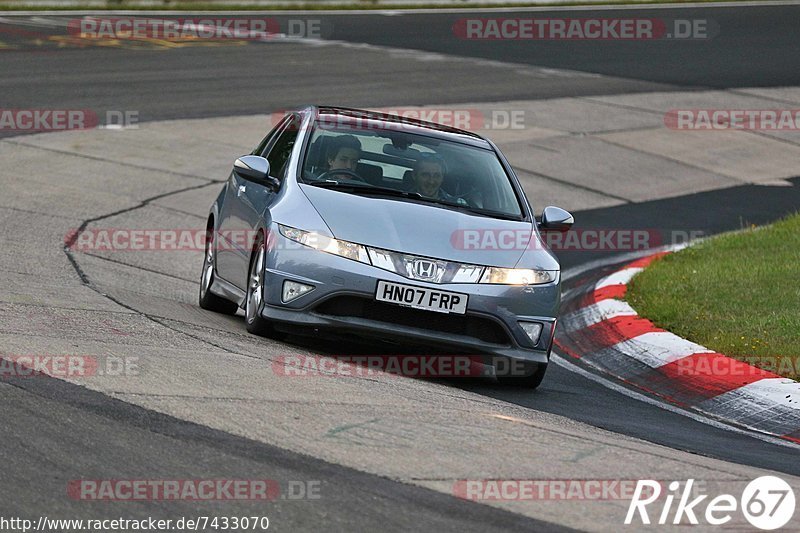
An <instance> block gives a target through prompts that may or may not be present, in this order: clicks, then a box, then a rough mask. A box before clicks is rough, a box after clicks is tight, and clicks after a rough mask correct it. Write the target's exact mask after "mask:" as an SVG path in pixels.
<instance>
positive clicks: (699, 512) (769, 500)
mask: <svg viewBox="0 0 800 533" xmlns="http://www.w3.org/2000/svg"><path fill="white" fill-rule="evenodd" d="M693 487H694V479H689V480H687V481H686V483H685V484H684V485H683V487H682V488H681V482H679V481H673V482H671V483H670V484H669V485H668V489H669V492H668V493H667V494H666V495H664V494H662V484H661V483H660V482H658V481H655V480H650V479H643V480H639V481H638V482H637V484H636V489H635V491H634V493H633V498H632V499H631V504H630V506H629V507H628V514H627V515H626V516H625V524H626V525H629V524H631V523H634V522H635V520H634V519H635V517H637V515H638V521H641V523H642V524H646V525H649V524H650V523H651V517H650V515H649V514H648V506H650V505H652V504H654V503H655V502H657V501H658V502H659V503H660V502H661V501H663V507H661V508H660V512H658V511H659V509H658V507H659V505H653V506H652V507H654V508H651V509H650V511H651V512H655V513H656V514H654V515H653V521H654V522H655V523H657V524H659V525H664V524H667V523H672V524H675V525H678V524H681V525H687V522H688V524H691V525H693V526H696V525H699V524H700V521H699V520H698V517H700V518H702V519H704V520H705V523H706V524H710V525H713V526H721V525H723V524H727V523H728V522H730V521H731V520H732V519H733V516H734V514H735V513H738V512H741V513H742V514H743V515H744V517H745V518H746V519H747V521H748V522H749V523H750V525H751V526H753V527H755V528H757V529H762V530H774V529H778V528H781V527H783V526H785V525H786V524H788V523H789V521H790V520H791V519H792V516H793V515H794V509H795V496H794V491H793V490H792V487H791V486H790V485H789V484H788V483H787V482H786V481H784V480H782V479H781V478H779V477H776V476H762V477H759V478H757V479H754V480H753V481H751V482H750V483H748V485H747V486H746V487H745V488H744V490H743V491H742V495H741V497H740V498H738V499H737V498H736V497H735V496H733V495H732V494H720V495H719V496H716V497H714V498H712V499H711V500H707V498H709V495H708V494H702V491H697V490H695V489H694V488H693ZM698 492H700V494H699V495H698ZM695 496H696V497H695ZM690 498H692V499H691V500H690ZM675 500H677V504H675V506H674V507H673V504H674V503H675Z"/></svg>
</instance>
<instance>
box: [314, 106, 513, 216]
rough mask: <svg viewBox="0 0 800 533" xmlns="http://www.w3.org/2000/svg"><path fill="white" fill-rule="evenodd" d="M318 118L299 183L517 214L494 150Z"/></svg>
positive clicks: (473, 210)
mask: <svg viewBox="0 0 800 533" xmlns="http://www.w3.org/2000/svg"><path fill="white" fill-rule="evenodd" d="M382 124H388V126H385V127H364V126H354V125H347V124H335V125H333V124H328V123H326V122H322V123H317V124H316V125H315V126H314V130H313V132H312V136H311V142H310V143H309V144H308V149H307V152H306V155H305V160H304V164H303V169H302V175H301V182H302V183H306V184H309V185H318V186H323V187H326V188H332V189H336V190H339V191H342V192H345V193H349V194H368V195H383V196H386V197H389V198H392V199H396V200H398V201H409V202H426V203H429V204H430V205H433V206H437V207H442V208H444V209H463V210H465V211H468V212H470V213H473V214H479V215H483V216H490V217H499V218H512V219H521V218H522V217H523V211H522V209H521V207H520V201H519V199H518V198H517V194H516V193H515V191H514V188H513V186H512V184H511V180H510V178H509V176H508V174H506V172H505V170H504V168H503V165H502V164H501V162H500V160H499V159H498V157H497V155H496V154H495V153H494V152H493V151H492V150H487V149H484V148H480V147H476V146H471V145H467V144H463V143H459V142H451V141H446V140H442V139H438V138H433V137H428V136H424V135H420V134H417V133H412V132H408V131H405V129H404V128H403V129H401V128H402V124H394V123H382Z"/></svg>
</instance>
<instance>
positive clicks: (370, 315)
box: [261, 231, 561, 363]
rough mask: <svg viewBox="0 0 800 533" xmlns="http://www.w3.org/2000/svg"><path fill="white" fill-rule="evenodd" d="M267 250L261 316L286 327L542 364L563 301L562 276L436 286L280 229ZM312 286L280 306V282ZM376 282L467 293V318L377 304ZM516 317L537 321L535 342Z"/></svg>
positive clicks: (547, 351)
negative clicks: (305, 242)
mask: <svg viewBox="0 0 800 533" xmlns="http://www.w3.org/2000/svg"><path fill="white" fill-rule="evenodd" d="M273 238H274V239H275V240H273V242H272V243H271V244H272V245H271V246H270V247H269V249H268V251H267V261H266V276H265V285H264V302H265V305H264V308H263V310H262V313H261V314H262V316H263V317H264V318H266V319H268V320H272V321H275V322H277V323H279V324H280V323H282V324H283V325H291V326H302V327H311V328H318V329H330V330H333V331H334V332H337V333H356V334H359V335H361V336H370V337H375V338H379V339H391V340H397V341H407V342H409V343H412V344H415V345H419V344H421V345H425V346H431V347H437V348H440V349H445V350H448V351H457V352H458V353H459V354H460V355H489V356H500V357H508V358H511V359H516V360H523V361H528V362H536V363H547V362H548V360H549V354H550V348H551V345H552V340H553V334H554V331H555V325H556V317H557V314H558V308H559V305H560V300H561V280H560V277H559V279H557V280H556V281H554V282H552V283H548V284H543V285H529V286H518V285H489V284H475V283H445V284H434V283H426V282H422V281H419V280H411V279H407V278H405V277H403V276H400V275H398V274H395V273H394V272H389V271H386V270H382V269H379V268H377V267H374V266H371V265H368V264H364V263H360V262H358V261H353V260H350V259H346V258H344V257H340V256H337V255H333V254H329V253H325V252H321V251H318V250H314V249H312V248H308V247H305V246H302V245H298V244H297V243H294V242H293V241H290V240H288V239H286V238H285V237H284V236H282V235H281V234H280V233H279V232H277V231H275V232H274V234H273ZM287 280H289V281H295V282H298V283H303V284H306V285H311V286H313V287H314V290H312V291H310V292H308V293H306V294H304V295H302V296H299V297H298V298H297V299H295V300H292V301H290V302H288V303H284V302H283V301H282V299H281V297H282V291H283V284H284V282H285V281H287ZM379 280H384V281H390V282H395V283H402V284H404V285H411V286H417V287H425V288H429V289H435V290H442V291H449V292H457V293H461V294H467V295H468V296H469V301H468V304H467V311H466V314H465V315H457V314H452V313H451V314H443V313H437V312H433V311H425V310H418V309H411V308H408V307H404V306H400V305H396V304H392V303H386V302H377V301H376V299H375V293H376V289H377V283H378V281H379ZM520 321H525V322H538V323H540V324H542V331H541V334H540V335H539V339H538V341H537V342H536V343H535V344H534V343H533V342H532V341H531V339H530V338H529V337H528V335H527V334H526V333H525V331H524V330H523V329H522V327H521V326H520V325H519V322H520Z"/></svg>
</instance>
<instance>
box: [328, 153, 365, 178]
mask: <svg viewBox="0 0 800 533" xmlns="http://www.w3.org/2000/svg"><path fill="white" fill-rule="evenodd" d="M360 156H361V154H359V153H358V150H356V149H354V148H342V149H340V150H339V153H338V154H336V157H334V158H333V159H328V165H329V166H330V170H352V171H353V172H355V170H356V165H358V160H359V159H360Z"/></svg>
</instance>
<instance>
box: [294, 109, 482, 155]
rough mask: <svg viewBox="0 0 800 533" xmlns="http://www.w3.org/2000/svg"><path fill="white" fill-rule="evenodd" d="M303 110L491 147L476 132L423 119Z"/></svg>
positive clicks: (318, 115) (346, 121) (347, 121)
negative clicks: (397, 126)
mask: <svg viewBox="0 0 800 533" xmlns="http://www.w3.org/2000/svg"><path fill="white" fill-rule="evenodd" d="M304 111H307V112H312V113H315V118H316V120H320V119H325V118H326V116H327V119H330V118H332V117H336V120H337V122H338V121H341V123H342V124H343V125H347V124H358V123H363V122H364V121H366V122H368V123H372V124H370V125H371V126H374V127H375V129H376V130H379V129H387V130H391V129H392V127H391V125H392V124H394V125H402V130H403V131H406V132H408V133H413V134H417V135H425V136H427V137H433V138H436V139H442V140H448V141H454V142H460V143H464V144H469V145H472V146H477V147H480V148H487V149H490V150H491V149H492V145H491V143H489V141H487V140H486V139H485V138H483V137H481V136H480V135H478V134H477V133H474V132H471V131H467V130H461V129H458V128H454V127H452V126H444V125H442V124H436V123H434V122H428V121H425V120H419V119H415V118H410V117H402V116H399V115H392V114H389V113H381V112H379V111H368V110H366V109H354V108H348V107H332V106H311V107H309V108H306V109H305V110H304ZM381 123H384V124H386V123H389V125H388V126H385V127H384V128H382V127H381V126H380V124H381Z"/></svg>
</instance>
